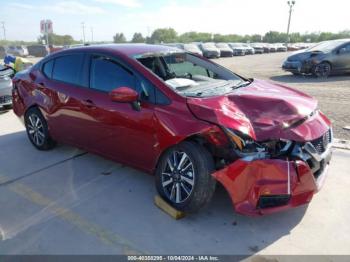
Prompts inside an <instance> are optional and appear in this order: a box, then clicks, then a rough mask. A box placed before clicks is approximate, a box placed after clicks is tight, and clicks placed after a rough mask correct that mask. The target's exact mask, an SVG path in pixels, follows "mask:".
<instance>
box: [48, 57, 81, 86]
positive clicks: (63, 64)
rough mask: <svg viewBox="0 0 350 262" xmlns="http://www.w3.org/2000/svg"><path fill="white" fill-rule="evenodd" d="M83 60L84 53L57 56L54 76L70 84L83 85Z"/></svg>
mask: <svg viewBox="0 0 350 262" xmlns="http://www.w3.org/2000/svg"><path fill="white" fill-rule="evenodd" d="M83 61H84V55H83V54H72V55H65V56H61V57H57V58H56V59H55V66H54V68H53V73H52V78H53V79H55V80H59V81H62V82H66V83H69V84H75V85H81V83H80V82H79V80H80V73H81V69H82V65H83Z"/></svg>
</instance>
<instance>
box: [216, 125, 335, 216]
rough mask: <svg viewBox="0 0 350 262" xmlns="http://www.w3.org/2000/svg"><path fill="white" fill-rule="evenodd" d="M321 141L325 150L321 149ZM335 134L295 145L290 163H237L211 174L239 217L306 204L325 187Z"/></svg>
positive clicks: (261, 160)
mask: <svg viewBox="0 0 350 262" xmlns="http://www.w3.org/2000/svg"><path fill="white" fill-rule="evenodd" d="M320 140H322V141H323V142H322V146H320V142H319V141H320ZM331 142H332V131H331V130H329V131H327V133H326V134H324V135H323V136H322V137H321V138H319V139H316V140H314V141H311V142H308V143H305V144H296V145H295V146H294V149H293V151H292V152H291V155H290V159H292V160H289V158H288V159H259V160H253V161H245V160H243V159H238V160H236V161H235V162H233V163H232V164H230V165H228V166H226V167H225V168H224V169H221V170H219V171H217V172H215V173H213V174H212V176H213V177H214V178H215V179H216V180H218V181H219V182H220V183H221V184H222V185H223V186H224V187H225V189H226V190H227V192H228V193H229V195H230V197H231V200H232V202H233V205H234V207H235V210H236V212H237V213H240V214H244V215H250V216H257V215H264V214H269V213H274V212H278V211H282V210H285V209H289V208H292V207H297V206H300V205H304V204H307V203H309V202H310V201H311V199H312V197H313V195H314V194H315V193H317V192H318V191H319V190H320V188H321V187H322V185H323V183H324V180H325V177H326V175H327V169H328V166H329V162H330V159H331V156H332V147H331V145H332V143H331Z"/></svg>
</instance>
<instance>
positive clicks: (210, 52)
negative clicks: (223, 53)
mask: <svg viewBox="0 0 350 262" xmlns="http://www.w3.org/2000/svg"><path fill="white" fill-rule="evenodd" d="M198 46H199V48H200V49H201V51H202V52H203V56H204V57H206V58H219V57H220V50H219V49H218V48H217V47H216V46H215V44H214V43H200V44H199V45H198Z"/></svg>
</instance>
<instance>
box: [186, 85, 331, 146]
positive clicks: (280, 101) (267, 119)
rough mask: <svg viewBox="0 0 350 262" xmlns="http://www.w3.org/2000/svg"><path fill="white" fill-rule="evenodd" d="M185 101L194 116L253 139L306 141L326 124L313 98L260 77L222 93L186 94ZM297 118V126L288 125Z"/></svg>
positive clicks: (320, 133)
mask: <svg viewBox="0 0 350 262" xmlns="http://www.w3.org/2000/svg"><path fill="white" fill-rule="evenodd" d="M187 103H188V106H189V108H190V110H191V111H192V113H193V114H194V115H195V116H196V117H197V118H199V119H202V120H205V121H209V122H212V123H215V124H218V125H220V126H224V127H229V128H232V129H234V130H239V131H240V132H242V133H245V134H248V135H249V136H250V137H252V138H253V139H256V140H257V141H264V140H267V139H282V138H283V139H290V140H294V141H306V140H310V139H315V138H317V137H319V136H321V135H322V134H323V132H325V131H326V130H327V129H328V126H329V125H330V122H329V120H328V119H327V118H326V117H325V116H324V115H323V114H322V113H315V109H316V108H317V101H316V100H315V99H313V98H312V97H310V96H308V95H306V94H304V93H302V92H299V91H297V90H294V89H291V88H289V87H286V86H283V85H280V84H277V83H272V82H267V81H262V80H254V81H253V82H252V83H251V84H250V85H249V86H246V87H242V88H239V89H236V90H234V91H233V92H232V93H230V94H227V95H223V96H217V97H210V98H190V97H189V98H188V100H187ZM311 115H313V116H311ZM310 116H311V117H310ZM308 117H310V118H309V119H308V120H307V121H303V118H305V119H307V118H308ZM311 119H312V121H311ZM298 120H300V121H301V122H300V124H299V126H296V127H294V126H293V125H292V126H290V127H288V125H290V124H292V123H295V122H296V121H298Z"/></svg>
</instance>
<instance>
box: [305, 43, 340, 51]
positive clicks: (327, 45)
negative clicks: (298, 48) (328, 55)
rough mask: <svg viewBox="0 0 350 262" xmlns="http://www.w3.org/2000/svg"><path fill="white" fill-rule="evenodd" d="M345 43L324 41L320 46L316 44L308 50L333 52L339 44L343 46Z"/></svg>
mask: <svg viewBox="0 0 350 262" xmlns="http://www.w3.org/2000/svg"><path fill="white" fill-rule="evenodd" d="M344 43H345V41H326V42H322V43H320V44H317V45H315V46H313V47H311V48H309V49H308V50H309V51H322V52H328V51H331V50H333V49H334V48H336V47H338V46H340V45H341V44H344Z"/></svg>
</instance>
